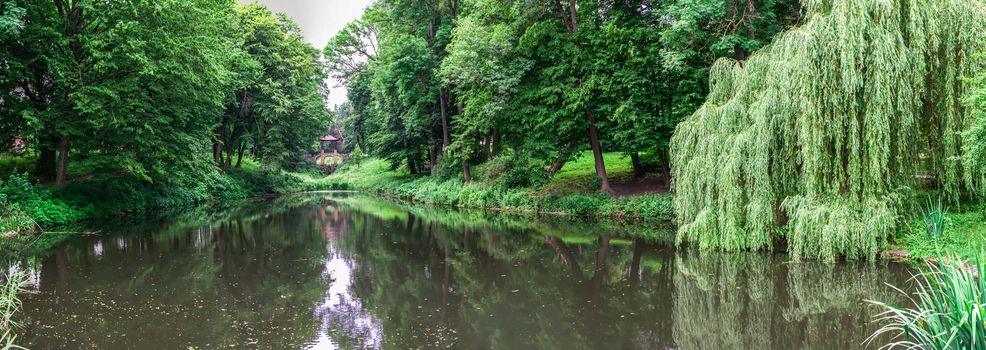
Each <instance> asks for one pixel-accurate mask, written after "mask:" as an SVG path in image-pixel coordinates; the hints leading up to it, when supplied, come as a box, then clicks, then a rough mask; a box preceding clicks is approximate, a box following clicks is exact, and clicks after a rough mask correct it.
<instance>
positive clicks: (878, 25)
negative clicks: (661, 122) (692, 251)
mask: <svg viewBox="0 0 986 350" xmlns="http://www.w3.org/2000/svg"><path fill="white" fill-rule="evenodd" d="M805 5H806V6H805V8H806V11H807V12H806V17H805V18H806V21H805V22H804V24H803V25H802V26H800V27H797V28H794V29H791V30H789V31H787V32H785V33H783V34H782V35H780V36H779V37H778V38H777V39H776V40H775V41H774V42H772V43H771V44H770V45H768V46H767V47H764V48H763V49H761V51H759V52H758V53H756V54H754V55H753V56H751V57H750V58H749V60H747V61H745V62H743V63H738V62H736V61H732V60H728V59H727V60H721V61H719V62H717V63H716V64H715V65H714V67H713V68H712V72H711V79H710V80H711V92H710V94H709V96H708V100H707V101H706V103H705V104H704V105H703V106H702V107H701V108H700V109H699V110H698V111H697V112H696V113H695V114H694V115H692V116H690V117H689V118H687V119H686V120H685V121H684V122H682V123H681V124H680V125H679V126H678V129H677V130H676V132H675V134H674V137H673V138H672V141H671V150H672V161H673V164H674V167H673V173H674V177H675V191H676V196H675V204H676V214H677V218H678V220H679V223H680V224H681V227H680V228H679V232H678V241H679V242H693V243H697V244H698V246H700V247H701V248H703V249H724V250H757V249H770V248H772V247H773V243H774V242H775V241H777V240H779V239H781V238H783V239H786V240H787V243H788V250H789V252H790V253H791V254H792V256H793V257H794V258H795V259H800V258H803V257H812V258H822V259H827V260H832V259H835V258H837V257H839V256H844V257H847V258H864V257H865V258H870V259H872V258H873V257H874V256H875V254H876V251H877V244H878V242H879V241H880V240H881V239H885V238H886V237H887V236H888V235H889V234H890V233H892V232H893V231H894V230H895V229H897V228H898V227H899V222H900V217H899V213H898V211H899V207H900V198H902V193H903V192H902V191H903V189H904V188H906V187H908V186H911V185H912V184H913V182H914V176H915V174H917V173H918V172H921V173H932V174H934V175H935V176H937V178H938V180H939V182H940V184H941V185H942V187H943V190H944V191H945V192H946V193H947V194H949V195H952V196H957V195H958V194H960V193H962V192H964V191H972V190H974V189H975V187H977V186H978V183H979V181H976V179H977V178H981V175H982V174H975V173H974V172H972V171H969V170H968V169H967V168H966V167H965V166H964V165H963V163H962V161H961V155H962V146H963V145H962V135H961V133H962V131H963V130H964V129H966V128H968V126H969V125H970V123H971V122H972V120H973V118H974V117H973V114H972V112H971V111H970V110H969V108H966V107H965V106H964V105H963V95H964V93H965V92H966V90H967V87H966V84H965V82H964V80H963V78H964V77H968V76H970V75H972V74H974V72H975V71H976V70H978V69H981V68H982V67H980V66H977V64H976V63H975V61H974V60H972V59H971V55H972V54H973V53H974V52H977V51H978V50H981V49H982V48H983V46H984V34H983V33H984V32H986V31H984V30H983V29H984V28H986V7H984V5H983V3H981V2H979V1H978V0H943V1H927V0H808V1H806V2H805Z"/></svg>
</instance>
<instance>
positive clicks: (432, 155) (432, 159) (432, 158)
mask: <svg viewBox="0 0 986 350" xmlns="http://www.w3.org/2000/svg"><path fill="white" fill-rule="evenodd" d="M437 147H440V146H435V147H428V171H429V172H431V174H432V175H435V163H437V160H436V157H437V153H438V151H436V150H435V148H437Z"/></svg>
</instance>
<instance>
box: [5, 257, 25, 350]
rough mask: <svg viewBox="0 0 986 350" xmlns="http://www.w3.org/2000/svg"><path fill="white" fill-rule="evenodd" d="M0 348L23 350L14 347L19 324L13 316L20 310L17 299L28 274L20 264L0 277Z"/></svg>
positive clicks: (18, 299) (23, 288)
mask: <svg viewBox="0 0 986 350" xmlns="http://www.w3.org/2000/svg"><path fill="white" fill-rule="evenodd" d="M0 278H2V281H0V347H2V349H3V350H7V349H24V348H23V347H21V346H18V345H16V344H15V343H14V342H15V341H16V340H17V334H16V332H15V331H16V330H17V328H18V327H20V324H19V323H18V322H17V321H16V320H15V319H14V316H15V315H16V314H17V313H18V312H19V311H20V310H21V300H20V298H19V297H18V296H19V295H20V294H21V293H23V292H24V291H25V290H26V288H27V284H28V273H27V271H26V270H25V269H24V268H23V266H22V265H20V264H15V265H12V266H11V267H9V268H8V269H7V271H6V273H5V274H4V275H3V276H2V277H0Z"/></svg>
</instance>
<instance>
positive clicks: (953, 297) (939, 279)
mask: <svg viewBox="0 0 986 350" xmlns="http://www.w3.org/2000/svg"><path fill="white" fill-rule="evenodd" d="M980 256H983V255H982V253H980ZM984 268H986V265H983V264H982V262H981V261H977V262H975V263H974V264H973V265H968V264H966V263H965V262H963V261H962V260H960V259H958V258H954V257H951V258H944V259H939V262H938V263H930V262H929V263H928V266H927V268H926V270H925V271H924V272H922V273H920V274H918V275H917V276H914V280H916V281H917V292H916V293H915V296H916V298H910V299H911V302H912V303H913V304H914V306H913V307H908V306H904V305H894V304H891V303H886V302H880V301H870V303H872V304H874V305H877V306H879V307H880V308H881V309H882V310H883V312H881V313H879V314H877V315H876V316H875V318H876V321H877V322H879V323H881V324H883V326H882V327H881V328H880V329H879V330H877V331H876V332H875V333H873V335H872V336H870V338H869V339H868V340H867V342H872V341H873V340H874V339H876V338H877V337H879V336H884V335H889V336H892V337H894V338H895V339H894V341H893V342H891V343H888V344H885V345H883V346H882V347H881V349H884V348H886V349H890V348H897V347H901V348H911V349H970V350H973V349H975V350H981V349H986V337H984V334H986V278H980V277H977V276H976V275H974V273H975V272H974V271H979V273H983V272H984V271H986V269H984ZM901 293H904V292H903V291H901Z"/></svg>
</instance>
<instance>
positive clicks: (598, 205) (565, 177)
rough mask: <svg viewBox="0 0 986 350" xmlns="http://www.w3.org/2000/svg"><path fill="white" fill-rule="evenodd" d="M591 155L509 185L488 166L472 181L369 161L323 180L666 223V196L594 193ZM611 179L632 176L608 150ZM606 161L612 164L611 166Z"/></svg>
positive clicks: (399, 193) (444, 200) (481, 203)
mask: <svg viewBox="0 0 986 350" xmlns="http://www.w3.org/2000/svg"><path fill="white" fill-rule="evenodd" d="M591 164H592V158H591V157H581V158H579V159H577V160H575V161H572V162H570V163H568V164H566V165H565V167H564V168H563V169H562V170H561V171H560V172H559V173H558V174H556V175H555V176H554V177H552V178H551V179H550V181H548V182H547V183H544V184H542V185H539V186H529V187H523V188H510V187H507V186H504V185H502V184H501V183H500V182H499V181H497V180H495V179H494V178H495V176H492V174H489V172H491V169H488V168H487V167H486V164H484V165H480V166H476V167H474V168H473V173H474V181H471V182H468V183H464V182H463V181H462V180H461V178H460V177H458V176H453V177H451V178H447V179H441V178H439V177H436V176H425V177H421V176H414V175H410V174H408V172H407V171H405V170H403V169H399V170H391V169H390V167H389V166H388V164H387V162H385V161H382V160H378V159H369V160H366V161H364V162H363V163H362V164H360V165H359V166H347V167H344V168H342V169H340V171H338V172H336V173H335V174H332V175H331V176H329V177H328V178H327V179H326V180H324V181H326V182H327V183H332V184H337V185H336V186H339V187H347V188H352V189H355V190H360V191H367V192H372V193H377V194H382V195H387V196H394V197H400V198H402V199H406V200H411V201H414V202H421V203H427V204H436V205H446V206H453V207H463V208H478V209H491V210H503V211H514V212H529V213H550V214H565V215H578V216H587V217H599V218H612V219H617V220H628V221H670V220H671V219H672V215H673V210H672V207H671V196H670V195H668V194H657V193H652V194H643V195H634V196H622V197H612V196H609V195H606V194H600V193H594V191H593V190H591V189H592V188H595V186H594V185H593V181H595V180H594V179H595V176H594V174H593V173H592V171H593V170H592V167H591ZM607 164H608V165H607V168H608V169H609V170H610V174H611V177H612V178H614V179H621V178H626V177H631V176H632V174H631V172H632V170H631V168H630V165H629V160H625V159H621V158H620V157H619V155H617V154H607ZM609 164H612V165H611V166H610V165H609Z"/></svg>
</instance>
